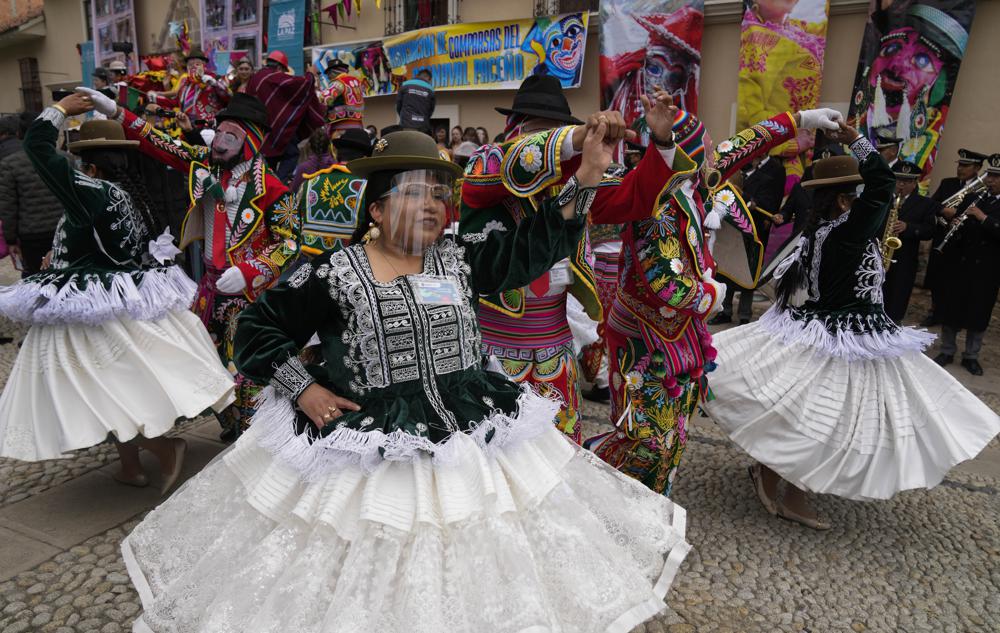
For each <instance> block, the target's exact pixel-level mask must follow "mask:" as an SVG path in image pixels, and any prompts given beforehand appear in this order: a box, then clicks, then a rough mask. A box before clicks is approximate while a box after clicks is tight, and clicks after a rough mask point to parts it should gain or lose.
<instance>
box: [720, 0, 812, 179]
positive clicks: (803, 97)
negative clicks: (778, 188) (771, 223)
mask: <svg viewBox="0 0 1000 633" xmlns="http://www.w3.org/2000/svg"><path fill="white" fill-rule="evenodd" d="M828 11H829V1H828V0H744V1H743V24H742V27H741V30H740V84H739V96H738V98H737V113H736V129H737V130H742V129H746V128H748V127H750V126H751V125H753V124H755V123H757V122H758V121H763V120H765V119H769V118H771V117H772V116H774V115H776V114H779V113H781V112H797V111H799V110H806V109H811V108H815V107H816V106H817V105H818V104H819V91H820V85H821V82H822V79H823V51H824V49H825V48H826V26H827V22H828V18H827V15H828ZM813 140H814V136H813V134H812V132H810V131H808V130H799V135H798V137H797V138H796V139H795V140H792V141H788V142H787V143H785V144H783V145H781V146H780V147H778V148H776V149H775V150H774V151H772V154H775V155H778V156H781V157H782V158H783V159H784V163H785V173H786V175H787V183H786V189H785V191H786V193H787V191H788V190H789V189H791V186H792V185H794V184H795V182H797V181H799V180H801V179H802V172H803V170H804V167H805V165H803V164H802V161H801V160H800V159H799V154H800V153H802V152H804V151H805V150H807V149H809V148H810V147H812V145H813Z"/></svg>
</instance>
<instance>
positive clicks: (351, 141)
mask: <svg viewBox="0 0 1000 633" xmlns="http://www.w3.org/2000/svg"><path fill="white" fill-rule="evenodd" d="M330 142H331V144H332V145H333V146H334V147H336V148H337V149H341V148H344V149H347V148H350V149H353V150H357V151H359V152H361V153H363V154H364V155H365V156H371V155H372V137H371V136H369V135H368V132H367V131H365V130H363V129H362V128H349V129H347V130H344V133H343V134H341V135H340V136H338V137H337V138H335V139H333V140H332V141H330Z"/></svg>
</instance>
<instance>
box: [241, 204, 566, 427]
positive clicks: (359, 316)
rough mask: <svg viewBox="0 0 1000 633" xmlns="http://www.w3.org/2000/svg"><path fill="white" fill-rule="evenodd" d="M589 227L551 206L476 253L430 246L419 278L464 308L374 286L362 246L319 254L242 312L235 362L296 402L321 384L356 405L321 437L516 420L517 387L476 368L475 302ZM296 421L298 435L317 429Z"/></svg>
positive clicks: (402, 287) (532, 272)
mask: <svg viewBox="0 0 1000 633" xmlns="http://www.w3.org/2000/svg"><path fill="white" fill-rule="evenodd" d="M585 222H586V220H585V218H579V219H576V218H575V219H573V220H569V221H567V220H564V219H563V217H562V214H561V211H560V210H559V209H557V208H555V203H554V201H552V202H546V203H543V204H542V206H541V208H540V209H539V211H538V212H537V213H535V214H532V215H531V216H530V217H528V218H526V219H525V220H524V221H522V222H521V223H520V224H518V225H517V226H515V227H511V230H510V231H509V232H499V231H495V232H491V233H490V234H489V235H488V236H486V240H485V244H484V248H483V249H481V250H478V251H475V252H473V251H467V250H466V249H465V248H464V247H463V246H459V245H457V244H456V243H455V242H453V241H451V240H449V239H441V240H439V241H438V242H436V243H435V244H434V245H433V246H432V247H430V248H428V249H427V251H425V255H424V274H426V275H433V276H436V277H439V278H445V279H447V280H450V281H451V282H453V283H455V284H456V285H457V288H458V289H459V291H460V292H459V295H460V301H458V303H457V304H426V303H420V302H419V301H418V299H417V294H416V292H415V290H414V284H413V282H412V281H411V280H410V279H409V276H404V277H399V278H397V279H395V280H393V281H391V282H387V283H383V282H379V281H377V280H375V278H374V276H373V274H372V270H371V266H370V264H369V262H368V257H367V255H366V253H365V251H364V248H363V246H361V245H354V246H349V247H347V248H345V249H343V250H339V251H335V252H327V253H324V254H323V255H320V256H318V257H317V258H315V259H314V260H313V261H312V262H310V263H307V264H305V265H303V266H302V267H301V268H299V269H298V270H297V271H296V272H295V273H294V274H293V275H291V276H290V277H289V278H288V280H287V281H285V282H282V283H279V284H278V285H277V286H275V287H274V288H272V289H270V290H268V291H267V292H265V293H264V294H263V295H262V296H261V297H260V299H259V300H258V301H257V302H255V303H254V304H253V305H251V306H250V307H248V308H247V309H246V310H245V311H244V312H243V313H242V315H241V317H240V320H239V325H238V326H237V330H236V338H235V347H236V364H237V367H238V368H239V370H240V372H242V373H243V374H244V375H246V376H247V377H249V378H250V379H251V380H253V381H255V382H259V383H266V382H270V385H271V387H273V388H274V389H275V390H276V391H277V393H278V394H280V395H283V396H285V398H287V399H289V400H291V401H292V402H294V401H295V400H296V399H297V398H298V396H299V395H300V394H301V393H302V391H303V390H304V389H305V388H306V387H307V386H309V385H310V384H312V383H313V382H318V383H319V384H320V385H322V386H324V387H326V388H328V389H330V390H332V391H333V392H334V393H336V394H338V395H340V396H343V397H345V398H348V399H350V400H353V401H354V402H357V403H358V404H360V405H361V411H360V412H347V413H345V414H344V415H343V416H341V417H340V418H338V419H337V422H336V425H333V424H330V425H327V427H326V428H324V430H323V433H324V435H328V434H329V433H331V432H333V431H335V430H337V429H351V430H354V431H357V432H360V433H370V432H373V431H378V432H380V433H382V434H386V435H387V434H392V433H394V432H396V431H399V432H401V433H404V434H407V435H410V436H415V437H417V438H422V439H421V440H419V441H418V440H414V441H417V443H421V442H430V443H432V444H433V443H437V442H439V441H441V440H443V439H445V438H447V437H448V436H449V435H451V434H452V433H454V432H456V431H462V432H464V431H469V430H470V429H471V428H472V427H473V426H474V425H475V424H477V423H478V422H480V421H482V420H483V419H484V418H486V417H487V416H489V415H491V414H492V413H496V412H498V411H500V412H504V413H505V414H510V413H512V412H513V411H514V410H515V409H516V403H517V400H518V398H519V397H520V396H521V392H520V390H519V388H518V387H517V386H515V385H514V384H513V383H510V382H508V381H507V379H506V378H505V377H503V376H500V375H498V374H494V373H492V372H486V371H484V370H483V369H482V368H481V365H482V356H481V352H480V346H481V339H480V332H479V326H478V321H477V318H476V313H475V306H476V303H477V301H478V298H479V296H480V295H495V294H497V293H500V292H503V291H504V290H506V289H508V288H519V287H521V286H523V285H525V284H526V283H528V282H530V281H531V280H532V279H534V278H536V277H537V276H538V275H540V274H542V273H543V272H545V271H547V270H548V269H549V268H551V267H552V265H553V264H555V263H556V262H557V261H559V260H561V259H563V258H565V257H566V256H567V255H568V254H570V253H571V252H572V251H573V249H574V248H576V245H577V243H578V242H579V240H580V235H581V233H582V232H583V230H584V227H585ZM487 253H488V256H487ZM314 333H316V334H318V336H319V350H320V355H319V356H320V358H319V359H318V362H313V363H303V362H302V361H301V360H300V359H299V357H298V356H297V354H298V352H299V350H300V349H301V348H302V346H304V345H305V344H306V343H307V341H308V340H309V339H310V338H311V337H312V335H313V334H314ZM269 397H271V398H272V399H273V398H274V396H269ZM265 409H266V408H262V409H261V410H262V411H264V410H265ZM551 414H552V413H550V416H551ZM261 415H263V413H261ZM299 419H300V425H301V428H308V427H309V426H310V425H311V423H308V422H307V421H306V420H305V419H304V418H303V416H302V415H299ZM550 422H551V418H547V423H550ZM380 437H381V436H380Z"/></svg>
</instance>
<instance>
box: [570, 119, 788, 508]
mask: <svg viewBox="0 0 1000 633" xmlns="http://www.w3.org/2000/svg"><path fill="white" fill-rule="evenodd" d="M674 130H675V133H676V134H677V135H678V142H677V148H676V149H675V150H674V154H673V157H672V164H671V165H670V166H669V167H666V168H665V172H666V176H665V177H663V178H661V179H659V180H657V181H655V182H657V183H659V184H660V187H661V189H660V191H659V197H658V199H657V201H656V202H655V203H654V204H653V205H650V206H640V205H639V204H636V205H635V206H633V207H632V208H630V209H628V210H627V212H624V213H621V214H616V215H613V216H612V215H604V214H603V210H602V209H600V207H598V206H597V205H595V206H594V208H593V211H592V213H591V221H592V222H594V223H602V222H621V221H623V220H625V221H628V222H629V223H628V224H627V225H626V227H625V230H624V232H623V235H622V239H623V248H622V257H621V270H620V272H619V284H618V289H617V294H616V296H615V300H614V302H613V305H612V308H611V311H610V313H609V314H608V315H607V323H606V327H605V332H606V337H607V340H608V353H609V365H610V372H611V375H610V383H611V421H612V422H613V423H615V424H616V425H617V426H618V430H617V431H612V432H610V433H605V434H602V435H598V436H596V437H593V438H590V439H589V440H588V441H587V443H586V444H585V446H587V447H589V448H591V449H592V450H593V451H594V452H595V453H596V454H597V455H598V456H600V457H601V458H602V459H604V460H605V461H607V462H608V463H610V464H611V465H613V466H615V467H616V468H618V469H619V470H621V471H622V472H624V473H626V474H628V475H631V476H632V477H635V478H636V479H639V480H640V481H642V482H643V483H644V484H646V485H647V486H649V487H650V488H651V489H652V490H654V491H656V492H659V493H662V494H664V495H669V494H670V488H671V485H672V483H673V480H674V476H675V474H676V469H677V466H678V464H679V463H680V460H681V456H682V454H683V451H684V446H685V443H686V439H687V438H686V424H687V421H688V419H689V418H690V416H691V415H692V414H693V413H694V411H695V408H696V406H697V405H698V403H699V402H700V401H702V400H703V399H704V398H705V397H706V396H708V386H707V380H706V378H705V375H704V374H705V371H706V370H710V369H712V368H713V367H714V363H713V361H714V359H715V349H714V348H713V347H712V337H711V335H710V334H709V333H708V329H707V327H706V325H705V318H706V316H707V315H708V312H709V310H710V309H711V307H712V306H713V304H714V303H715V302H716V301H721V299H722V297H717V296H716V289H715V287H714V286H713V285H712V284H711V283H709V282H708V281H707V280H706V277H707V276H709V275H711V274H712V272H713V271H714V270H715V262H714V260H713V259H712V255H711V253H710V252H709V249H708V245H707V241H706V240H707V237H706V229H705V216H706V210H705V206H706V203H705V198H706V196H707V192H706V191H705V190H704V189H701V188H699V189H695V187H694V186H693V185H692V181H691V180H690V179H687V177H688V176H690V175H691V174H693V173H694V172H695V171H696V169H697V168H698V164H699V163H700V162H703V161H704V158H705V157H704V154H705V147H704V145H703V144H702V136H703V134H704V128H703V126H702V125H701V123H700V122H699V121H698V120H697V119H696V118H695V117H693V116H691V115H689V114H688V113H685V112H682V113H681V114H680V115H679V117H678V120H677V121H676V122H675V123H674ZM795 132H796V129H795V123H794V121H793V119H792V117H791V116H790V115H788V114H782V115H779V116H776V117H774V118H771V119H768V120H766V121H763V122H762V123H759V124H757V125H755V126H753V127H752V128H750V129H747V130H744V131H742V132H740V133H739V134H737V135H736V136H734V137H733V138H731V139H729V140H728V141H723V142H722V143H719V145H718V147H717V148H716V156H715V166H716V168H717V169H718V170H719V171H720V172H721V174H722V177H723V179H725V178H728V177H729V176H731V175H732V174H734V173H735V172H736V171H737V170H738V169H740V167H742V166H743V165H744V164H746V163H747V162H748V161H750V159H752V158H753V157H754V156H759V155H764V154H766V153H767V152H768V151H769V150H770V149H771V148H773V147H776V146H777V145H779V144H781V143H783V142H785V141H787V140H788V139H790V138H792V137H794V135H795ZM657 154H658V152H646V156H645V157H644V158H643V159H642V161H641V162H640V167H641V166H642V165H643V163H645V162H647V161H649V160H650V156H656V155H657ZM662 162H663V161H662V159H661V160H660V163H661V164H662ZM638 171H639V169H638V168H637V169H636V170H635V172H638ZM635 172H633V173H635ZM630 176H631V174H630ZM650 209H653V212H652V214H650Z"/></svg>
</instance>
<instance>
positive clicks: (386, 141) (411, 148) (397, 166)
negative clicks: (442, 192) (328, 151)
mask: <svg viewBox="0 0 1000 633" xmlns="http://www.w3.org/2000/svg"><path fill="white" fill-rule="evenodd" d="M347 168H348V169H350V170H351V173H352V174H354V175H355V176H362V177H368V176H370V175H371V174H373V173H375V172H377V171H409V170H413V169H432V170H436V171H444V172H448V173H450V174H451V175H452V176H454V177H456V178H458V177H460V176H461V175H462V173H463V169H462V168H461V167H460V166H458V165H456V164H455V163H453V162H451V161H447V160H441V154H440V153H439V152H438V147H437V143H435V142H434V139H432V138H431V137H430V136H428V135H427V134H424V133H423V132H417V131H416V130H402V131H399V132H392V133H391V134H386V135H385V136H383V137H382V138H380V139H379V140H378V142H377V143H375V147H374V148H373V149H372V155H371V157H370V158H358V159H356V160H352V161H350V162H349V163H347Z"/></svg>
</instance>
